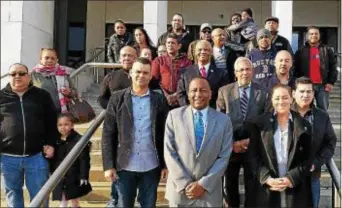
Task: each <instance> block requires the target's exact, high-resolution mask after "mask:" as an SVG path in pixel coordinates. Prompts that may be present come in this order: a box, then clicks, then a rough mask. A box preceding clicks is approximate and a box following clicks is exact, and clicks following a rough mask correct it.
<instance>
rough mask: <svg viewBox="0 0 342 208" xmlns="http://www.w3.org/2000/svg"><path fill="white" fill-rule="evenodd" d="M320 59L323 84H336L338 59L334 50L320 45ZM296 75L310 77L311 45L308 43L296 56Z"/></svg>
mask: <svg viewBox="0 0 342 208" xmlns="http://www.w3.org/2000/svg"><path fill="white" fill-rule="evenodd" d="M318 50H319V59H320V65H321V76H322V82H323V83H322V84H323V85H325V84H327V83H328V84H332V85H334V84H335V82H336V81H337V76H338V71H337V60H336V57H335V55H334V52H333V50H332V49H331V48H330V47H328V46H326V45H323V44H319V45H318ZM293 75H294V76H295V77H301V76H306V77H310V46H309V44H308V43H306V44H305V46H304V47H303V48H301V49H299V50H298V51H297V52H296V54H295V58H294V74H293Z"/></svg>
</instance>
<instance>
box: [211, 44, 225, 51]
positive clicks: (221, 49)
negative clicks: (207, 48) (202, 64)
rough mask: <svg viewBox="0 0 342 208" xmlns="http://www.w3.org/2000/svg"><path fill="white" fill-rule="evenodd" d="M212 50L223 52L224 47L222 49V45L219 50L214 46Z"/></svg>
mask: <svg viewBox="0 0 342 208" xmlns="http://www.w3.org/2000/svg"><path fill="white" fill-rule="evenodd" d="M214 50H216V51H224V50H225V47H224V45H223V46H222V47H221V48H219V47H216V46H214Z"/></svg>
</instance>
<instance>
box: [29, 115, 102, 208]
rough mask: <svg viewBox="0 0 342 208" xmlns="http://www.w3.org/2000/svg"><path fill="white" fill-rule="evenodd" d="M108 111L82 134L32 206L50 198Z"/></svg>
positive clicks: (38, 205)
mask: <svg viewBox="0 0 342 208" xmlns="http://www.w3.org/2000/svg"><path fill="white" fill-rule="evenodd" d="M105 114H106V111H105V110H103V111H102V112H101V113H100V114H99V115H98V116H97V117H96V118H95V120H94V122H93V123H92V124H91V125H90V127H89V128H88V130H87V131H86V132H85V134H84V135H83V136H82V138H81V139H80V140H79V141H78V142H77V143H76V145H75V146H74V147H73V148H72V150H71V151H70V152H69V154H68V155H67V156H66V158H65V159H64V160H63V161H62V163H61V164H60V165H59V166H58V168H57V169H56V170H55V171H54V172H53V174H52V175H51V176H50V178H49V179H48V180H47V181H46V183H45V184H44V186H43V187H42V188H41V189H40V190H39V192H38V193H37V195H36V196H35V197H34V198H33V200H32V201H31V203H30V205H29V206H30V207H40V206H41V205H42V203H43V201H44V200H45V199H47V198H48V196H49V194H50V193H51V191H52V190H53V189H54V188H55V187H56V186H57V184H58V183H59V181H60V180H61V179H62V178H63V177H64V175H65V174H66V172H67V171H68V170H69V168H70V167H71V165H72V164H73V163H74V162H75V160H76V159H77V157H78V156H79V155H80V154H81V152H82V151H83V149H84V148H85V147H86V146H87V144H88V142H89V140H90V138H91V137H92V136H93V134H94V133H95V131H96V130H97V128H98V127H99V126H100V125H101V123H102V121H103V120H104V117H105Z"/></svg>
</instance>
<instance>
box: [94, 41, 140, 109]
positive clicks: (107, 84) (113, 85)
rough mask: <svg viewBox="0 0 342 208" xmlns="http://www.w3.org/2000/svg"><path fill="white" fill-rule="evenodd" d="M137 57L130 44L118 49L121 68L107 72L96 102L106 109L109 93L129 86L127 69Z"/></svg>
mask: <svg viewBox="0 0 342 208" xmlns="http://www.w3.org/2000/svg"><path fill="white" fill-rule="evenodd" d="M136 57H137V52H136V50H135V49H134V48H133V47H131V46H125V47H123V48H122V49H121V50H120V63H121V64H122V69H119V70H113V71H112V72H111V73H109V74H107V75H106V76H105V77H104V79H103V81H102V83H101V86H100V96H99V97H98V99H97V100H98V102H99V104H100V105H101V107H102V108H104V109H106V108H107V105H108V101H109V98H110V96H111V94H112V93H113V92H115V91H118V90H122V89H125V88H127V87H129V86H131V84H132V81H131V78H130V77H129V71H130V70H131V68H132V65H133V62H134V61H135V59H136Z"/></svg>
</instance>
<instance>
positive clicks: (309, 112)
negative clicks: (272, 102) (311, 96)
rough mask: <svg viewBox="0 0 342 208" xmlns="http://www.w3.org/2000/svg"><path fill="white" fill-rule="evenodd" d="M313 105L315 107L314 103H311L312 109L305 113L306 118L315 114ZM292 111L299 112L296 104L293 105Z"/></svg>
mask: <svg viewBox="0 0 342 208" xmlns="http://www.w3.org/2000/svg"><path fill="white" fill-rule="evenodd" d="M313 105H314V104H313V102H311V104H310V107H309V110H308V111H307V112H306V113H305V115H304V117H305V116H311V115H312V114H313V107H314V106H313ZM292 109H293V110H294V111H296V112H298V105H297V103H296V102H294V103H293V105H292Z"/></svg>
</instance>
